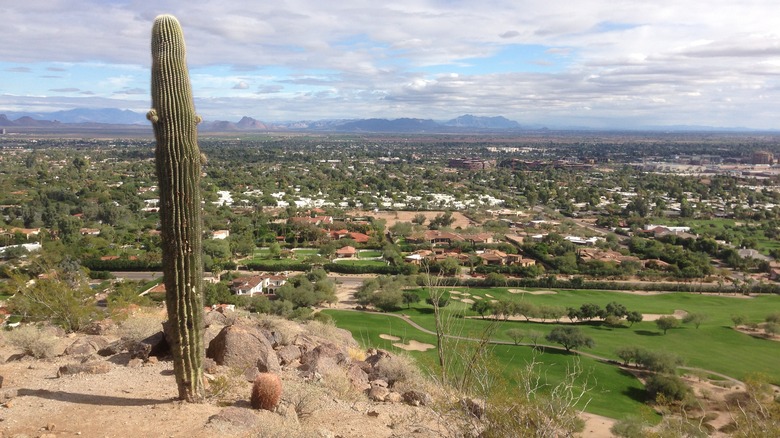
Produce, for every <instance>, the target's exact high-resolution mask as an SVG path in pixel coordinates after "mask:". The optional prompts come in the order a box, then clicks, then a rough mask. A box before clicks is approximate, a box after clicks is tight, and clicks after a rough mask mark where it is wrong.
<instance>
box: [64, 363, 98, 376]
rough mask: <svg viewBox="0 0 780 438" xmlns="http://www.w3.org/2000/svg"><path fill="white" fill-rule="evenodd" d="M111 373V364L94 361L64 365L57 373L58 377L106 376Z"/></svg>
mask: <svg viewBox="0 0 780 438" xmlns="http://www.w3.org/2000/svg"><path fill="white" fill-rule="evenodd" d="M109 371H111V364H110V363H108V362H105V361H93V362H86V363H72V364H67V365H63V366H61V367H60V369H59V371H57V377H62V376H68V375H72V374H82V373H83V374H105V373H107V372H109Z"/></svg>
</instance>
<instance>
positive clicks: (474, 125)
mask: <svg viewBox="0 0 780 438" xmlns="http://www.w3.org/2000/svg"><path fill="white" fill-rule="evenodd" d="M0 128H16V129H18V130H47V131H51V132H58V131H66V130H78V129H85V130H90V131H101V130H102V131H109V130H110V131H117V132H119V131H121V132H125V131H126V132H137V133H138V134H141V133H145V132H147V131H148V132H151V125H150V124H149V122H148V121H147V120H146V115H145V114H141V113H137V112H134V111H130V110H120V109H117V108H102V109H84V108H80V109H72V110H68V111H56V112H38V113H31V112H11V111H8V112H5V113H3V111H2V110H0ZM547 129H548V128H547V127H545V126H542V125H523V126H521V125H520V124H519V123H518V122H516V121H514V120H509V119H507V118H505V117H502V116H495V117H485V116H475V115H471V114H466V115H462V116H460V117H457V118H454V119H451V120H446V121H436V120H432V119H414V118H401V119H349V120H344V119H340V120H339V119H337V120H314V121H307V120H302V121H291V122H276V123H269V122H262V121H260V120H256V119H253V118H251V117H243V118H242V119H241V120H239V121H238V122H230V121H224V120H212V121H204V122H203V123H202V124H201V125H200V126H199V127H198V130H199V131H201V132H211V133H216V132H241V131H273V132H285V131H287V132H289V131H320V132H353V133H361V132H362V133H426V134H447V133H480V132H483V133H498V132H507V133H511V132H519V131H540V130H545V131H546V130H547ZM554 129H557V130H563V131H572V130H576V131H579V130H585V131H592V130H593V129H589V128H585V127H574V126H571V127H560V126H559V127H557V128H554ZM12 130H13V129H9V131H12ZM602 130H603V129H602ZM632 130H634V131H640V130H641V131H655V132H696V131H700V132H704V131H709V132H740V131H755V130H751V129H746V128H714V127H707V126H683V125H680V126H645V127H637V128H634V129H632Z"/></svg>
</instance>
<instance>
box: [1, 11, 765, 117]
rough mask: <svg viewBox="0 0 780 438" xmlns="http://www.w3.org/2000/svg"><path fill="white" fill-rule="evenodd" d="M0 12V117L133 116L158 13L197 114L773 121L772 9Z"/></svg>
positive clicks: (145, 83)
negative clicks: (176, 45) (174, 21)
mask: <svg viewBox="0 0 780 438" xmlns="http://www.w3.org/2000/svg"><path fill="white" fill-rule="evenodd" d="M3 3H4V4H3V8H2V9H3V11H2V21H3V30H2V32H0V114H2V113H3V111H6V112H10V111H53V110H60V109H72V108H104V107H113V108H122V109H131V110H134V111H139V112H146V110H147V107H148V106H149V101H150V98H149V71H148V70H149V65H150V52H149V44H150V43H149V32H150V30H151V25H152V21H153V20H154V17H155V16H156V15H158V14H161V13H172V14H174V15H176V16H177V18H178V19H179V21H180V22H181V23H182V26H183V28H184V32H185V38H186V41H187V46H188V52H187V56H188V64H189V66H190V74H191V79H192V83H193V92H194V94H195V99H196V102H195V103H196V106H197V109H198V112H199V113H200V114H201V115H202V116H203V117H204V119H207V120H215V119H220V120H238V119H239V118H240V117H242V116H245V115H246V116H250V117H254V118H256V119H259V120H263V121H289V120H312V119H332V118H369V117H383V118H398V117H419V118H432V119H436V120H442V119H449V118H453V117H457V116H459V115H462V114H475V115H486V116H493V115H503V116H505V117H507V118H510V119H513V120H516V121H518V122H520V123H521V124H546V125H549V126H590V127H610V128H621V127H629V128H630V127H637V126H648V125H704V126H716V127H748V128H772V129H776V128H780V87H779V86H778V85H779V84H780V21H778V20H780V2H778V1H777V0H740V1H739V2H737V1H735V0H652V1H647V0H579V1H577V2H573V1H568V0H567V1H563V0H479V1H477V0H394V1H392V2H370V1H357V0H340V1H333V2H330V1H323V0H277V1H273V2H270V1H269V2H258V1H247V0H238V1H230V0H220V1H213V0H204V1H181V0H157V1H154V2H150V1H148V0H79V1H76V0H48V1H45V2H42V1H5V2H3ZM382 4H385V5H382Z"/></svg>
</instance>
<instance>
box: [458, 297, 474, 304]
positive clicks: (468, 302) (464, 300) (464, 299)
mask: <svg viewBox="0 0 780 438" xmlns="http://www.w3.org/2000/svg"><path fill="white" fill-rule="evenodd" d="M460 301H461V302H462V303H466V304H474V300H472V299H471V298H463V299H461V300H460Z"/></svg>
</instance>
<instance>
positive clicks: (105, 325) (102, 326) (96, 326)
mask: <svg viewBox="0 0 780 438" xmlns="http://www.w3.org/2000/svg"><path fill="white" fill-rule="evenodd" d="M115 326H116V324H115V323H114V321H113V320H111V319H104V320H102V321H93V322H91V323H89V325H87V326H86V327H84V328H83V329H81V331H82V332H83V333H86V334H88V335H105V334H106V333H108V332H109V331H111V330H113V328H114V327H115Z"/></svg>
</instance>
